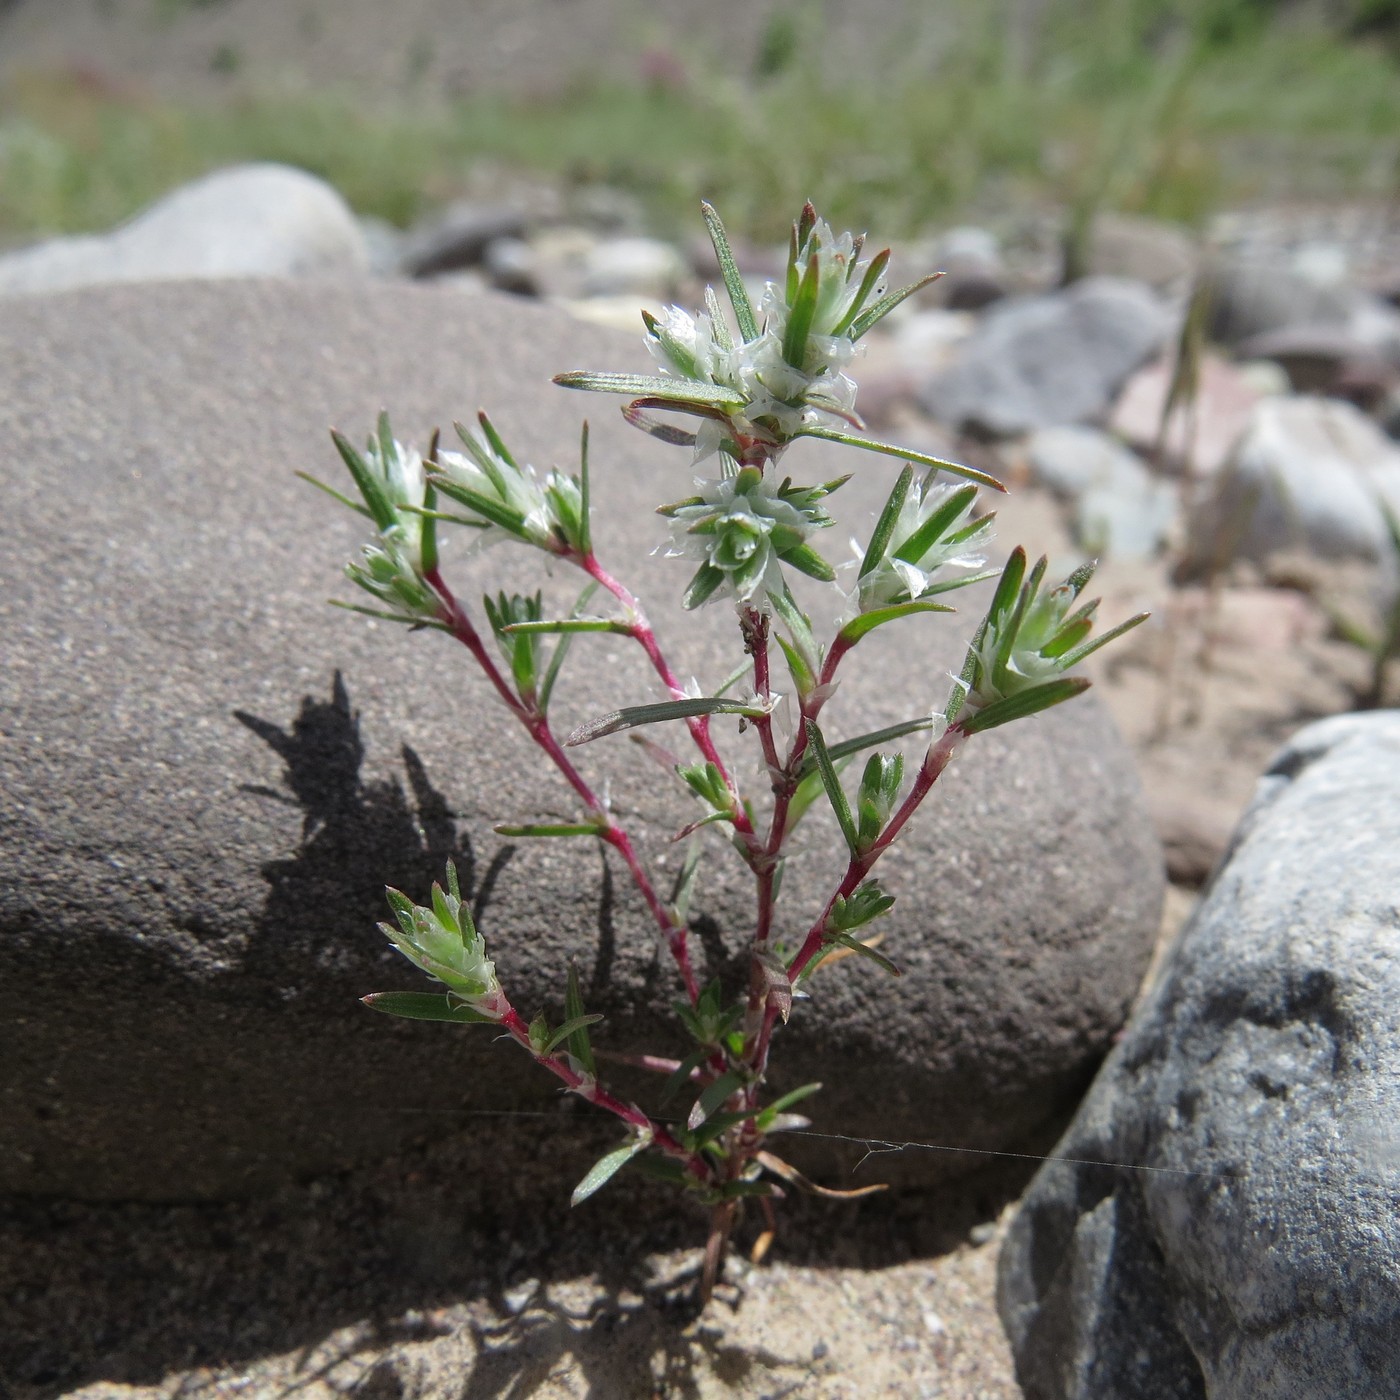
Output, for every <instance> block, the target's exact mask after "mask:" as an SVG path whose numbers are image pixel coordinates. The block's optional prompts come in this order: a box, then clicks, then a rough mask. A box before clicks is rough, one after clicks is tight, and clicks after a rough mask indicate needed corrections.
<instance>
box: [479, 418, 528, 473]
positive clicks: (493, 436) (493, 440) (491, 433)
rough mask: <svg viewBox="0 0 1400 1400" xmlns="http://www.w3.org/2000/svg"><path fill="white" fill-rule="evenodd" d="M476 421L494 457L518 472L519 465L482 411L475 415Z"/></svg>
mask: <svg viewBox="0 0 1400 1400" xmlns="http://www.w3.org/2000/svg"><path fill="white" fill-rule="evenodd" d="M476 421H477V422H478V423H480V424H481V431H482V432H483V433H485V435H486V441H487V442H489V443H490V444H491V450H492V451H493V452H494V453H495V454H496V456H498V457H499V458H500V459H501V461H503V462H504V463H505V464H506V465H507V466H508V467H514V468H515V470H516V471H519V470H520V467H519V465H518V464H517V463H516V460H515V458H514V457H512V456H511V455H510V448H508V447H507V446H506V444H505V440H504V439H503V438H502V437H501V435H500V433H498V432H497V431H496V425H495V424H494V423H493V422H492V421H491V420H490V418H488V417H487V416H486V412H485V410H484V409H483V410H482V411H481V412H480V413H478V414H477V415H476Z"/></svg>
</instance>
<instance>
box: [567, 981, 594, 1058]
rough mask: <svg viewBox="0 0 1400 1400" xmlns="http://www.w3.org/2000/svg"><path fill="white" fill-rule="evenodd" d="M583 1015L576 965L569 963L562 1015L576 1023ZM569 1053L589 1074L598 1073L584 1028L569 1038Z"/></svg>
mask: <svg viewBox="0 0 1400 1400" xmlns="http://www.w3.org/2000/svg"><path fill="white" fill-rule="evenodd" d="M584 1014H585V1013H584V1010H583V992H582V991H581V990H580V988H579V984H578V964H577V963H575V962H570V963H569V981H568V984H567V986H566V987H565V989H564V1015H565V1016H567V1017H568V1018H569V1020H570V1021H573V1022H578V1021H581V1020H582V1019H583V1016H584ZM569 1053H570V1054H571V1055H572V1056H573V1057H574V1059H576V1060H577V1061H578V1062H579V1064H581V1065H582V1066H583V1067H584V1069H586V1070H587V1071H588V1073H589V1074H592V1075H596V1074H597V1073H598V1066H597V1064H596V1063H595V1062H594V1059H593V1045H592V1043H591V1042H590V1040H589V1038H588V1031H587V1029H586V1028H584V1029H582V1030H580V1031H578V1032H577V1033H575V1034H574V1035H573V1036H571V1037H570V1040H569Z"/></svg>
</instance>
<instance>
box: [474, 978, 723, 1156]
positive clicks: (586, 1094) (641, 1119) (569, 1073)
mask: <svg viewBox="0 0 1400 1400" xmlns="http://www.w3.org/2000/svg"><path fill="white" fill-rule="evenodd" d="M500 1025H501V1028H502V1029H503V1030H505V1031H506V1032H508V1033H509V1035H510V1036H511V1038H512V1039H513V1040H515V1041H517V1042H518V1043H519V1044H520V1045H522V1046H524V1048H525V1049H526V1050H527V1051H528V1052H529V1053H530V1054H531V1055H532V1056H533V1057H534V1059H535V1061H536V1062H537V1063H538V1064H541V1065H543V1066H544V1068H545V1069H547V1070H549V1072H550V1073H551V1074H553V1075H555V1076H556V1077H557V1078H559V1079H562V1080H563V1081H564V1086H565V1088H567V1089H569V1090H570V1091H571V1092H572V1093H575V1094H577V1095H578V1096H579V1097H580V1098H582V1099H586V1100H587V1101H588V1102H589V1103H591V1104H596V1105H597V1106H598V1107H599V1108H602V1109H606V1110H607V1112H609V1113H611V1114H614V1115H615V1116H616V1117H618V1118H621V1119H622V1121H623V1122H624V1123H626V1124H627V1126H628V1127H630V1128H636V1129H637V1130H638V1131H640V1132H645V1133H649V1134H650V1135H651V1140H652V1143H653V1144H654V1145H655V1146H656V1147H659V1148H660V1149H661V1151H663V1152H665V1153H666V1154H667V1155H668V1156H671V1157H676V1158H678V1159H679V1160H680V1161H682V1162H684V1163H685V1165H686V1169H687V1171H689V1173H690V1174H691V1176H693V1177H694V1178H695V1179H696V1180H697V1181H701V1182H706V1183H708V1182H709V1181H710V1178H711V1176H712V1173H711V1171H710V1168H709V1167H708V1165H706V1162H705V1159H704V1158H703V1157H701V1156H700V1155H699V1154H698V1153H695V1152H691V1151H690V1150H689V1149H687V1148H686V1147H684V1146H682V1144H681V1143H679V1142H678V1141H677V1140H676V1139H675V1138H674V1137H672V1136H671V1134H670V1133H668V1132H667V1131H666V1129H665V1128H663V1127H662V1126H661V1125H660V1124H659V1123H654V1122H653V1121H652V1120H651V1119H650V1118H648V1117H647V1115H646V1114H645V1113H643V1112H642V1110H641V1109H640V1108H638V1107H637V1106H636V1105H635V1104H629V1103H623V1101H622V1100H621V1099H619V1098H615V1097H614V1096H613V1095H612V1094H610V1093H608V1091H607V1090H606V1089H602V1088H600V1087H599V1086H598V1082H597V1080H596V1079H594V1077H593V1076H592V1075H590V1074H581V1073H580V1072H579V1071H578V1070H576V1069H575V1068H574V1067H573V1065H572V1064H571V1063H570V1062H569V1061H568V1060H566V1059H564V1058H563V1057H562V1056H559V1055H542V1054H540V1053H539V1051H537V1050H536V1049H535V1047H534V1046H533V1045H532V1044H531V1043H530V1027H529V1026H528V1025H526V1024H525V1020H524V1018H523V1017H522V1016H521V1015H520V1013H519V1012H518V1011H516V1009H515V1008H514V1007H513V1006H510V1005H509V1004H507V1009H506V1012H505V1014H504V1015H503V1016H502V1017H501V1019H500Z"/></svg>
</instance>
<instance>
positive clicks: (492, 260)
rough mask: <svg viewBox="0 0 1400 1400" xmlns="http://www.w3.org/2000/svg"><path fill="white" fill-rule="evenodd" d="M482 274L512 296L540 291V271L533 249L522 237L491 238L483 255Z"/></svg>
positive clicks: (534, 293)
mask: <svg viewBox="0 0 1400 1400" xmlns="http://www.w3.org/2000/svg"><path fill="white" fill-rule="evenodd" d="M483 266H484V267H485V270H486V275H487V276H488V277H489V278H490V279H491V285H492V286H493V287H494V288H495V289H496V290H497V291H498V292H510V293H511V295H512V296H519V297H535V296H539V294H540V273H539V267H538V265H537V263H536V259H535V254H534V250H533V249H532V248H531V247H530V245H529V244H528V243H527V242H526V241H525V240H524V239H523V238H494V239H492V240H491V242H490V243H489V244H488V245H487V248H486V256H485V258H484V259H483Z"/></svg>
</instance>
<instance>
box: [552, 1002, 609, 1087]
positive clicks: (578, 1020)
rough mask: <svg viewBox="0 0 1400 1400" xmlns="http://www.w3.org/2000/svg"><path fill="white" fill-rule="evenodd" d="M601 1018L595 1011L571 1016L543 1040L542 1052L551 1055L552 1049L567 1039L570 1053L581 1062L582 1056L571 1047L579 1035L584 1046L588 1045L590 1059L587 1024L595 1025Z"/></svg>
mask: <svg viewBox="0 0 1400 1400" xmlns="http://www.w3.org/2000/svg"><path fill="white" fill-rule="evenodd" d="M602 1019H603V1018H602V1016H601V1015H600V1014H599V1013H598V1012H596V1011H595V1012H594V1013H593V1014H592V1015H590V1016H571V1017H570V1018H569V1019H568V1020H567V1021H565V1022H564V1024H563V1025H562V1026H559V1027H558V1028H557V1029H556V1030H555V1032H554V1034H553V1035H551V1036H550V1037H549V1039H548V1040H547V1041H545V1046H544V1053H545V1054H546V1055H552V1054H553V1053H554V1051H555V1050H557V1049H558V1048H559V1046H561V1045H562V1044H563V1043H564V1042H565V1041H566V1040H567V1041H569V1042H570V1045H569V1050H570V1053H571V1054H574V1055H575V1058H576V1059H578V1060H579V1062H580V1063H583V1060H582V1057H581V1056H579V1055H577V1054H576V1052H574V1049H573V1042H574V1041H575V1040H577V1039H579V1038H580V1037H581V1038H582V1041H583V1044H584V1045H585V1047H588V1057H589V1059H590V1060H591V1059H592V1058H593V1051H592V1048H591V1047H589V1046H588V1028H589V1026H596V1025H597V1024H598V1022H599V1021H601V1020H602ZM588 1072H589V1073H590V1074H592V1073H594V1071H593V1070H591V1069H590V1070H589V1071H588Z"/></svg>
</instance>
